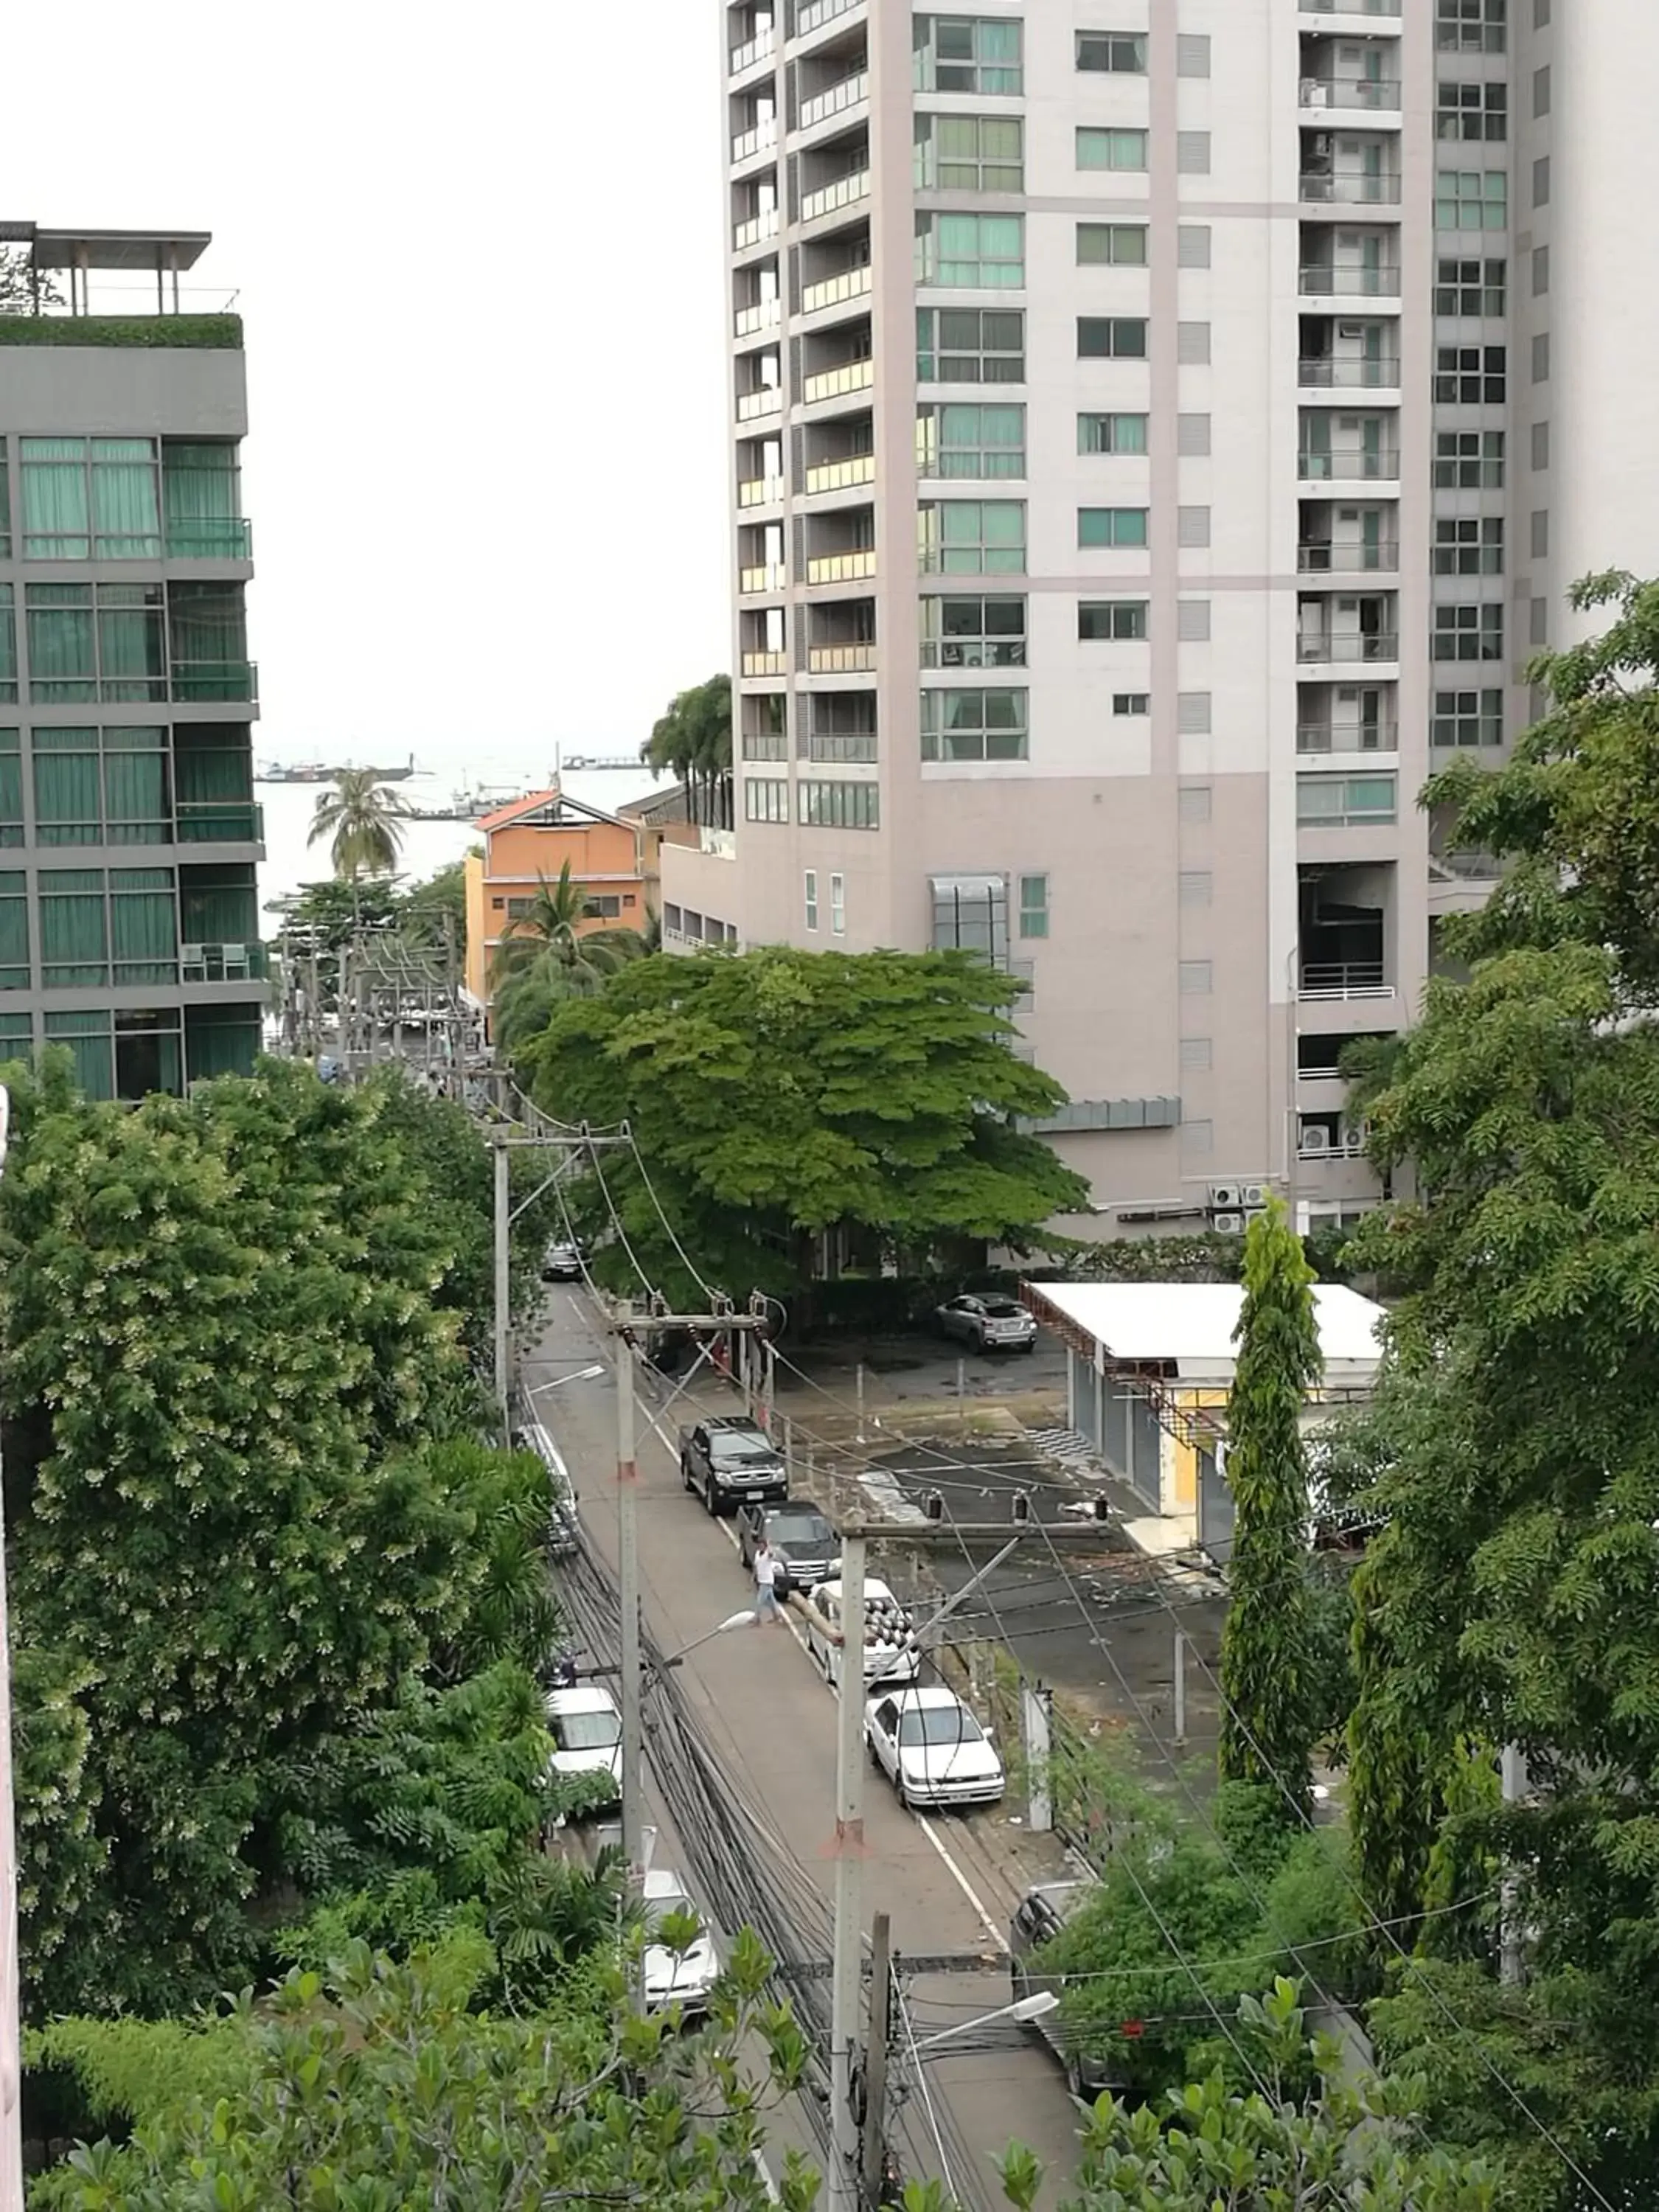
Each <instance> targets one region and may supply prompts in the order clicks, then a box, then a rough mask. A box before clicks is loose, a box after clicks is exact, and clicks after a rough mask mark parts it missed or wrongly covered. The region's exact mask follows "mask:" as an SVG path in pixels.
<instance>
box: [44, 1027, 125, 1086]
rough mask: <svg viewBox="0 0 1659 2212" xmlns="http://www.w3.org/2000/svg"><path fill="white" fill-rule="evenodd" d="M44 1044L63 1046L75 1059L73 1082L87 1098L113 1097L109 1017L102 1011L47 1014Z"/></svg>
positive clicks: (112, 1065) (113, 1065) (113, 1077)
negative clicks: (65, 1046) (74, 1080)
mask: <svg viewBox="0 0 1659 2212" xmlns="http://www.w3.org/2000/svg"><path fill="white" fill-rule="evenodd" d="M46 1042H47V1043H48V1044H65V1045H67V1046H68V1047H69V1048H70V1052H71V1053H72V1054H74V1058H75V1079H76V1082H77V1083H78V1084H79V1085H80V1086H81V1088H82V1091H83V1092H84V1093H85V1094H86V1096H87V1097H88V1098H113V1097H114V1096H115V1064H114V1054H113V1053H112V1051H111V1049H110V1044H111V1039H110V1033H109V1015H108V1014H107V1013H106V1012H105V1011H104V1010H103V1008H101V1007H98V1008H94V1009H93V1010H92V1011H91V1012H87V1013H79V1014H48V1015H47V1016H46Z"/></svg>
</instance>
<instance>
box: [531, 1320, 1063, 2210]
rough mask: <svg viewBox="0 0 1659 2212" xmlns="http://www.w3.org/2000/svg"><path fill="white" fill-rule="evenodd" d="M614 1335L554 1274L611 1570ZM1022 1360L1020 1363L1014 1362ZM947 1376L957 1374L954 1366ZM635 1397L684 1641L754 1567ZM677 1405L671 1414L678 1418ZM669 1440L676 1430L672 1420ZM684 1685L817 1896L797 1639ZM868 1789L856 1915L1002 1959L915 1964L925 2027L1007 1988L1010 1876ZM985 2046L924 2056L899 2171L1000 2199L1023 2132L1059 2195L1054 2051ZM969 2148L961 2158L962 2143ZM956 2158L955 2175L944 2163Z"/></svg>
mask: <svg viewBox="0 0 1659 2212" xmlns="http://www.w3.org/2000/svg"><path fill="white" fill-rule="evenodd" d="M608 1358H609V1346H607V1345H606V1343H605V1340H604V1338H603V1336H602V1334H601V1333H600V1332H599V1329H598V1328H596V1327H595V1324H594V1321H593V1316H592V1310H591V1309H590V1307H589V1306H588V1304H587V1301H586V1297H584V1296H583V1295H582V1294H581V1293H580V1292H578V1291H570V1290H568V1289H565V1288H563V1287H556V1288H554V1289H553V1290H552V1291H550V1300H549V1309H548V1321H547V1326H546V1328H545V1330H544V1335H543V1337H542V1340H541V1342H540V1344H539V1346H538V1351H537V1353H536V1355H535V1356H533V1357H532V1358H530V1359H529V1360H528V1361H527V1362H526V1373H525V1377H524V1379H525V1381H526V1383H527V1384H528V1385H529V1386H531V1388H532V1389H533V1390H534V1391H535V1393H536V1404H537V1408H538V1415H539V1417H540V1419H542V1421H543V1422H544V1424H545V1425H546V1426H547V1427H548V1429H549V1430H550V1432H551V1433H552V1434H553V1436H554V1437H555V1438H556V1442H557V1443H558V1445H559V1449H560V1450H561V1451H562V1454H563V1455H564V1457H565V1460H566V1462H567V1464H568V1467H569V1469H570V1472H571V1474H572V1476H573V1478H574V1482H575V1486H576V1489H577V1493H578V1498H579V1502H580V1510H581V1515H582V1520H583V1522H584V1525H585V1527H586V1529H587V1530H588V1532H589V1534H590V1536H591V1539H592V1545H593V1547H594V1549H595V1551H596V1552H597V1553H599V1556H600V1557H601V1558H602V1559H605V1560H606V1561H607V1562H609V1563H610V1564H611V1566H612V1567H613V1568H614V1565H615V1559H616V1534H617V1525H616V1516H615V1512H614V1496H615V1492H614V1469H615V1455H616V1443H615V1436H616V1412H615V1393H614V1389H613V1388H612V1385H611V1379H610V1376H609V1372H608V1371H607V1372H606V1373H605V1375H604V1376H594V1375H592V1374H591V1373H590V1372H586V1371H585V1370H589V1369H591V1368H592V1365H593V1364H596V1363H597V1362H598V1361H599V1360H601V1359H605V1360H607V1361H608ZM1022 1364H1024V1363H1023V1362H1022ZM953 1371H954V1370H953ZM672 1419H673V1416H672V1415H671V1416H670V1420H672ZM666 1433H667V1434H668V1435H669V1436H671V1434H672V1430H671V1427H670V1428H669V1429H668V1430H667V1432H666ZM638 1463H639V1470H640V1475H639V1491H638V1498H639V1541H640V1570H641V1594H642V1601H643V1605H644V1610H645V1615H646V1620H647V1627H648V1630H649V1632H650V1633H651V1635H652V1636H653V1637H654V1638H656V1640H657V1641H658V1642H659V1644H661V1645H662V1647H663V1648H664V1649H665V1650H678V1649H679V1648H680V1647H682V1646H684V1645H685V1644H689V1643H690V1642H691V1641H692V1640H693V1638H696V1637H698V1636H699V1635H701V1634H702V1633H704V1632H706V1631H707V1630H708V1629H709V1628H711V1627H713V1626H714V1624H715V1622H717V1621H718V1620H720V1619H721V1618H723V1617H724V1616H725V1615H726V1614H727V1613H731V1612H732V1611H734V1610H736V1609H737V1608H738V1607H741V1606H742V1605H743V1604H744V1601H745V1599H746V1597H747V1595H748V1588H747V1583H746V1579H745V1577H744V1573H743V1571H742V1568H741V1565H740V1563H739V1561H738V1554H737V1553H736V1550H735V1548H734V1547H733V1546H732V1542H731V1541H730V1538H729V1535H728V1534H727V1531H726V1527H725V1526H724V1525H721V1524H717V1523H715V1522H712V1521H711V1520H709V1519H708V1516H707V1515H706V1514H704V1513H703V1512H702V1510H701V1509H700V1508H699V1506H698V1505H697V1504H696V1502H695V1501H694V1500H693V1499H692V1498H689V1497H688V1496H686V1494H685V1493H684V1491H683V1490H682V1489H681V1487H680V1484H679V1475H678V1465H677V1463H676V1461H675V1459H674V1457H673V1455H672V1453H671V1449H670V1448H669V1445H668V1443H666V1442H665V1439H664V1437H662V1436H660V1435H659V1434H658V1433H657V1432H656V1431H654V1430H653V1425H651V1423H650V1421H649V1419H647V1407H646V1405H645V1404H643V1403H642V1404H641V1423H640V1429H639V1442H638ZM684 1681H685V1684H686V1686H687V1688H688V1690H689V1691H690V1694H691V1696H692V1697H693V1699H695V1701H696V1704H697V1705H698V1707H699V1710H700V1711H702V1714H703V1716H704V1718H705V1720H706V1722H707V1723H708V1727H709V1729H710V1730H711V1732H712V1733H713V1735H714V1739H715V1741H716V1742H717V1743H718V1744H719V1745H720V1748H721V1752H722V1755H723V1757H725V1758H726V1759H729V1760H730V1762H731V1766H730V1770H729V1771H731V1772H732V1773H733V1774H734V1775H735V1776H738V1777H739V1778H741V1779H742V1780H743V1782H744V1785H745V1786H746V1788H747V1789H748V1790H750V1793H751V1794H752V1795H753V1796H756V1797H757V1798H758V1799H759V1800H760V1801H761V1803H762V1805H763V1808H764V1812H765V1815H766V1819H767V1821H768V1823H769V1826H770V1828H771V1829H772V1831H773V1832H774V1833H775V1835H776V1836H777V1838H779V1839H780V1841H781V1844H783V1845H784V1846H785V1848H786V1849H787V1850H788V1851H789V1852H790V1853H791V1854H792V1855H793V1859H794V1861H795V1863H796V1864H797V1865H798V1866H799V1868H800V1869H802V1870H804V1871H805V1873H806V1874H807V1875H809V1876H810V1878H811V1881H813V1883H814V1885H815V1887H817V1889H818V1890H819V1891H820V1892H821V1893H823V1895H824V1896H825V1898H826V1899H827V1897H828V1895H829V1887H830V1881H831V1870H830V1859H829V1854H830V1847H831V1842H832V1838H833V1837H834V1833H835V1762H836V1707H835V1701H834V1699H833V1697H832V1695H831V1694H830V1692H829V1691H827V1690H826V1688H825V1686H824V1685H823V1682H822V1681H821V1680H820V1679H819V1678H818V1676H817V1674H816V1673H815V1671H814V1670H813V1669H812V1668H811V1666H810V1664H809V1662H808V1661H807V1658H806V1656H805V1652H804V1650H799V1649H798V1648H797V1646H796V1644H795V1642H794V1640H793V1638H786V1637H784V1636H783V1635H781V1634H778V1633H775V1632H770V1631H758V1632H753V1633H750V1632H738V1633H735V1634H732V1635H730V1636H724V1637H720V1638H718V1639H716V1640H715V1641H714V1642H713V1643H711V1644H707V1645H705V1646H704V1647H703V1648H702V1650H699V1651H696V1652H695V1653H693V1654H691V1655H690V1656H689V1657H687V1659H686V1660H685V1661H684ZM865 1773H866V1802H865V1839H866V1851H867V1857H866V1864H865V1881H864V1889H865V1911H866V1916H867V1915H868V1914H870V1913H872V1912H873V1911H877V1910H885V1911H887V1912H889V1913H890V1915H891V1917H892V1926H893V1941H894V1945H895V1948H896V1950H897V1951H898V1952H899V1953H901V1954H902V1953H907V1952H908V1953H910V1954H922V1953H929V1952H933V1953H939V1952H963V1953H965V1952H974V1953H977V1954H980V1955H981V1957H983V1958H985V1959H987V1960H992V1961H994V1969H993V1970H991V1971H986V1972H978V1973H964V1974H960V1975H952V1976H950V1977H948V1978H946V1977H939V1976H935V1977H931V1978H925V1977H920V1976H918V1977H915V1978H913V1979H912V1980H911V1981H910V1984H909V1996H910V1997H911V1999H912V2000H913V2002H914V2005H915V2013H916V2015H917V2017H918V2019H919V2020H920V2021H921V2031H920V2032H921V2034H922V2035H923V2036H924V2037H925V2036H926V2034H927V2033H930V2032H936V2031H937V2030H938V2029H939V2028H940V2027H944V2026H945V2025H947V2024H949V2025H954V2024H956V2023H957V2022H959V2021H966V2020H969V2019H971V2018H973V2017H975V2016H976V2015H979V2014H981V2013H985V2012H990V2011H993V2010H994V2009H995V2008H997V2007H998V2006H1000V2005H1003V2004H1006V2002H1007V2001H1008V1994H1009V1991H1008V1981H1007V1978H1006V1972H1004V1971H1003V1968H1002V1964H1001V1949H1002V1941H1003V1938H1004V1936H1006V1928H1007V1923H1008V1917H1009V1914H1010V1912H1011V1911H1012V1906H1013V1905H1014V1903H1015V1902H1016V1901H1017V1897H1018V1888H1019V1886H1020V1884H1019V1879H1018V1875H1017V1874H1015V1873H1013V1872H1012V1871H1011V1870H1010V1869H1009V1868H1008V1866H1007V1863H1006V1860H1005V1859H1004V1858H1003V1857H1002V1856H1001V1854H1000V1852H996V1851H994V1850H993V1849H992V1847H991V1842H990V1823H989V1822H988V1821H987V1816H984V1815H975V1816H971V1817H969V1818H949V1819H943V1820H932V1819H930V1820H927V1821H923V1820H918V1819H917V1818H915V1816H914V1815H912V1814H908V1813H906V1812H904V1811H902V1809H901V1808H900V1807H899V1806H898V1804H897V1802H896V1799H895V1798H894V1796H892V1794H891V1792H890V1790H889V1789H888V1787H887V1786H886V1784H884V1783H881V1782H879V1781H878V1779H877V1778H876V1777H875V1776H874V1774H873V1772H872V1770H870V1769H869V1768H868V1767H866V1769H865ZM997 2040H998V2042H999V2045H1000V2047H999V2048H998V2049H997V2050H995V2051H973V2052H971V2053H970V2054H969V2055H967V2056H963V2055H960V2054H953V2053H952V2052H951V2051H950V2050H949V2049H948V2047H947V2048H945V2049H942V2050H940V2051H939V2052H937V2053H936V2054H930V2055H927V2056H925V2057H923V2058H922V2060H921V2073H922V2077H923V2078H924V2079H925V2081H926V2083H927V2088H928V2091H929V2092H930V2093H931V2095H932V2097H933V2100H934V2103H935V2105H936V2106H937V2107H938V2108H939V2130H938V2132H939V2134H941V2135H943V2136H944V2137H945V2154H946V2155H945V2156H943V2157H941V2155H940V2154H939V2151H938V2149H937V2147H936V2145H935V2142H934V2130H933V2126H932V2125H931V2124H930V2122H929V2118H928V2116H927V2112H926V2109H925V2100H924V2099H923V2098H922V2096H921V2093H919V2091H913V2092H912V2093H911V2095H910V2098H909V2100H908V2105H907V2106H906V2109H905V2112H904V2113H903V2115H902V2135H901V2141H900V2148H901V2151H902V2154H903V2155H904V2157H905V2164H906V2168H907V2171H908V2172H909V2173H911V2174H912V2175H917V2176H920V2177H921V2178H924V2179H925V2178H928V2177H930V2176H939V2177H940V2178H944V2179H949V2180H950V2181H951V2184H952V2185H953V2186H954V2188H955V2190H956V2191H957V2195H958V2197H959V2198H960V2201H961V2202H962V2203H963V2206H964V2207H966V2208H969V2212H992V2208H994V2207H995V2206H997V2205H999V2204H1000V2203H1002V2201H1003V2200H1002V2197H1001V2192H1000V2186H999V2185H998V2183H997V2180H996V2178H995V2174H994V2169H993V2167H992V2165H991V2160H993V2159H994V2157H995V2156H996V2155H997V2154H1000V2152H1001V2151H1002V2150H1003V2149H1004V2148H1005V2147H1006V2145H1007V2143H1008V2142H1010V2141H1011V2140H1013V2139H1015V2138H1018V2140H1020V2141H1021V2142H1025V2143H1027V2144H1029V2145H1030V2147H1031V2148H1032V2149H1033V2150H1035V2151H1036V2153H1037V2154H1038V2156H1039V2157H1040V2158H1042V2160H1044V2161H1045V2164H1046V2165H1047V2166H1048V2169H1049V2175H1048V2183H1047V2185H1046V2186H1045V2188H1044V2190H1043V2191H1042V2196H1041V2197H1040V2198H1039V2200H1038V2203H1039V2206H1040V2208H1042V2212H1048V2208H1052V2207H1053V2205H1054V2203H1057V2201H1058V2198H1059V2196H1060V2190H1061V2187H1062V2185H1063V2184H1064V2181H1065V2179H1066V2177H1067V2176H1068V2175H1069V2174H1070V2172H1072V2170H1073V2166H1074V2163H1075V2152H1076V2140H1075V2138H1076V2125H1077V2114H1076V2112H1075V2110H1074V2108H1073V2106H1072V2103H1071V2101H1070V2100H1069V2098H1068V2097H1067V2096H1066V2092H1065V2087H1064V2084H1063V2082H1062V2081H1061V2078H1060V2071H1059V2069H1058V2068H1057V2066H1056V2065H1055V2063H1054V2060H1053V2058H1052V2057H1050V2055H1049V2054H1048V2052H1047V2051H1045V2050H1044V2049H1042V2047H1041V2046H1040V2045H1036V2043H1035V2042H1032V2041H1029V2040H1027V2039H1024V2037H1023V2036H1022V2034H1021V2033H1020V2031H1018V2029H1010V2030H1009V2031H1008V2032H1007V2036H1006V2043H1004V2042H1003V2040H1002V2038H1001V2035H1000V2033H999V2036H998V2039H997ZM773 2133H774V2136H775V2139H776V2140H778V2141H779V2142H790V2141H793V2142H799V2143H800V2144H801V2146H802V2147H803V2148H810V2137H809V2136H808V2134H807V2131H806V2125H805V2120H804V2118H801V2117H800V2116H799V2115H798V2114H782V2113H781V2114H779V2115H778V2116H776V2119H775V2125H774V2129H773ZM964 2151H965V2154H966V2161H967V2162H966V2165H965V2167H964V2160H963V2153H964ZM947 2166H948V2168H949V2171H948V2172H946V2168H947Z"/></svg>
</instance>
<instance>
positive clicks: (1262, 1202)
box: [1240, 1182, 1273, 1213]
mask: <svg viewBox="0 0 1659 2212" xmlns="http://www.w3.org/2000/svg"><path fill="white" fill-rule="evenodd" d="M1240 1196H1241V1198H1242V1200H1243V1206H1244V1211H1245V1212H1247V1213H1260V1212H1262V1210H1263V1209H1264V1208H1265V1206H1267V1200H1269V1199H1270V1198H1271V1197H1272V1196H1273V1188H1272V1185H1271V1184H1268V1183H1265V1182H1247V1183H1245V1184H1243V1186H1242V1188H1241V1191H1240Z"/></svg>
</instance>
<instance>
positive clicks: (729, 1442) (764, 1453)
mask: <svg viewBox="0 0 1659 2212" xmlns="http://www.w3.org/2000/svg"><path fill="white" fill-rule="evenodd" d="M708 1443H709V1449H711V1450H712V1451H713V1453H714V1456H715V1458H716V1459H775V1458H776V1457H777V1451H776V1449H775V1447H774V1446H773V1445H772V1444H771V1443H769V1442H768V1441H767V1439H766V1438H765V1437H751V1436H747V1435H745V1434H744V1432H743V1431H741V1430H739V1431H738V1432H737V1433H736V1434H735V1435H734V1434H733V1433H732V1431H731V1430H730V1429H716V1430H714V1431H713V1433H712V1434H711V1435H710V1437H709V1439H708Z"/></svg>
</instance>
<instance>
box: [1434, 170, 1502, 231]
mask: <svg viewBox="0 0 1659 2212" xmlns="http://www.w3.org/2000/svg"><path fill="white" fill-rule="evenodd" d="M1509 215H1510V211H1509V175H1508V172H1507V171H1505V170H1503V169H1437V171H1436V172H1435V179H1434V224H1435V228H1436V229H1437V230H1502V229H1503V228H1504V225H1505V224H1506V223H1507V222H1508V221H1509Z"/></svg>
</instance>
